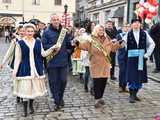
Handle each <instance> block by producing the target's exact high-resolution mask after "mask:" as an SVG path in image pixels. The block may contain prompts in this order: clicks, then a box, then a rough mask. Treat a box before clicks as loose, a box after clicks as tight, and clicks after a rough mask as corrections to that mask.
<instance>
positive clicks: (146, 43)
mask: <svg viewBox="0 0 160 120" xmlns="http://www.w3.org/2000/svg"><path fill="white" fill-rule="evenodd" d="M141 28H142V27H141V19H140V18H135V19H132V21H131V30H130V31H129V32H128V33H127V34H126V35H125V36H124V37H123V40H124V41H125V42H126V49H127V62H126V64H127V66H126V67H127V68H126V80H127V83H128V88H129V93H130V97H129V102H130V103H135V102H136V101H140V99H139V98H138V97H137V93H138V91H139V90H140V89H141V88H142V83H147V64H146V62H147V59H148V58H149V56H150V55H151V54H152V52H153V50H154V47H155V43H154V41H153V40H152V38H151V37H150V36H149V34H148V33H147V32H146V31H144V30H143V29H141Z"/></svg>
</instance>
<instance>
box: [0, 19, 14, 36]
mask: <svg viewBox="0 0 160 120" xmlns="http://www.w3.org/2000/svg"><path fill="white" fill-rule="evenodd" d="M15 22H16V19H15V18H13V17H0V37H1V36H3V35H4V31H5V30H6V29H7V30H8V31H10V32H12V30H13V29H14V27H15Z"/></svg>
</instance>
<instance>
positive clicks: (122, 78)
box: [119, 61, 127, 88]
mask: <svg viewBox="0 0 160 120" xmlns="http://www.w3.org/2000/svg"><path fill="white" fill-rule="evenodd" d="M126 86H127V80H126V63H125V61H123V62H122V61H121V62H119V87H122V88H125V87H126Z"/></svg>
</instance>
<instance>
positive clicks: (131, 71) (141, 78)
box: [126, 30, 147, 83]
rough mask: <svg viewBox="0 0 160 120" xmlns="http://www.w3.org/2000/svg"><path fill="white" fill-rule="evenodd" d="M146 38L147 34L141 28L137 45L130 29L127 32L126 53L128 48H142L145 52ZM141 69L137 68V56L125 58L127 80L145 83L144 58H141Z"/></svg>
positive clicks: (145, 67) (145, 69)
mask: <svg viewBox="0 0 160 120" xmlns="http://www.w3.org/2000/svg"><path fill="white" fill-rule="evenodd" d="M146 39H147V35H146V33H145V32H144V31H143V30H140V38H139V45H138V46H137V43H136V40H135V38H134V34H133V31H132V30H131V31H130V32H128V36H127V53H128V50H132V49H144V50H145V52H146V49H147V46H146ZM143 62H144V63H143V65H144V67H143V71H139V70H138V57H129V58H127V73H126V74H127V75H126V77H127V78H126V79H127V81H128V82H133V81H134V82H141V83H146V82H147V66H146V60H145V59H143Z"/></svg>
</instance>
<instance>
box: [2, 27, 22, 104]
mask: <svg viewBox="0 0 160 120" xmlns="http://www.w3.org/2000/svg"><path fill="white" fill-rule="evenodd" d="M24 33H25V32H24V28H23V25H19V26H18V27H17V30H16V33H15V34H17V35H15V36H16V38H15V39H12V41H11V44H10V46H9V49H8V50H7V53H6V55H5V56H4V59H3V62H2V64H1V65H0V68H3V67H4V65H5V64H6V63H7V62H8V65H9V66H10V68H11V69H14V59H15V48H16V42H18V41H19V40H21V39H23V37H24V35H25V34H24ZM20 100H22V99H20V97H17V103H19V102H20Z"/></svg>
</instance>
